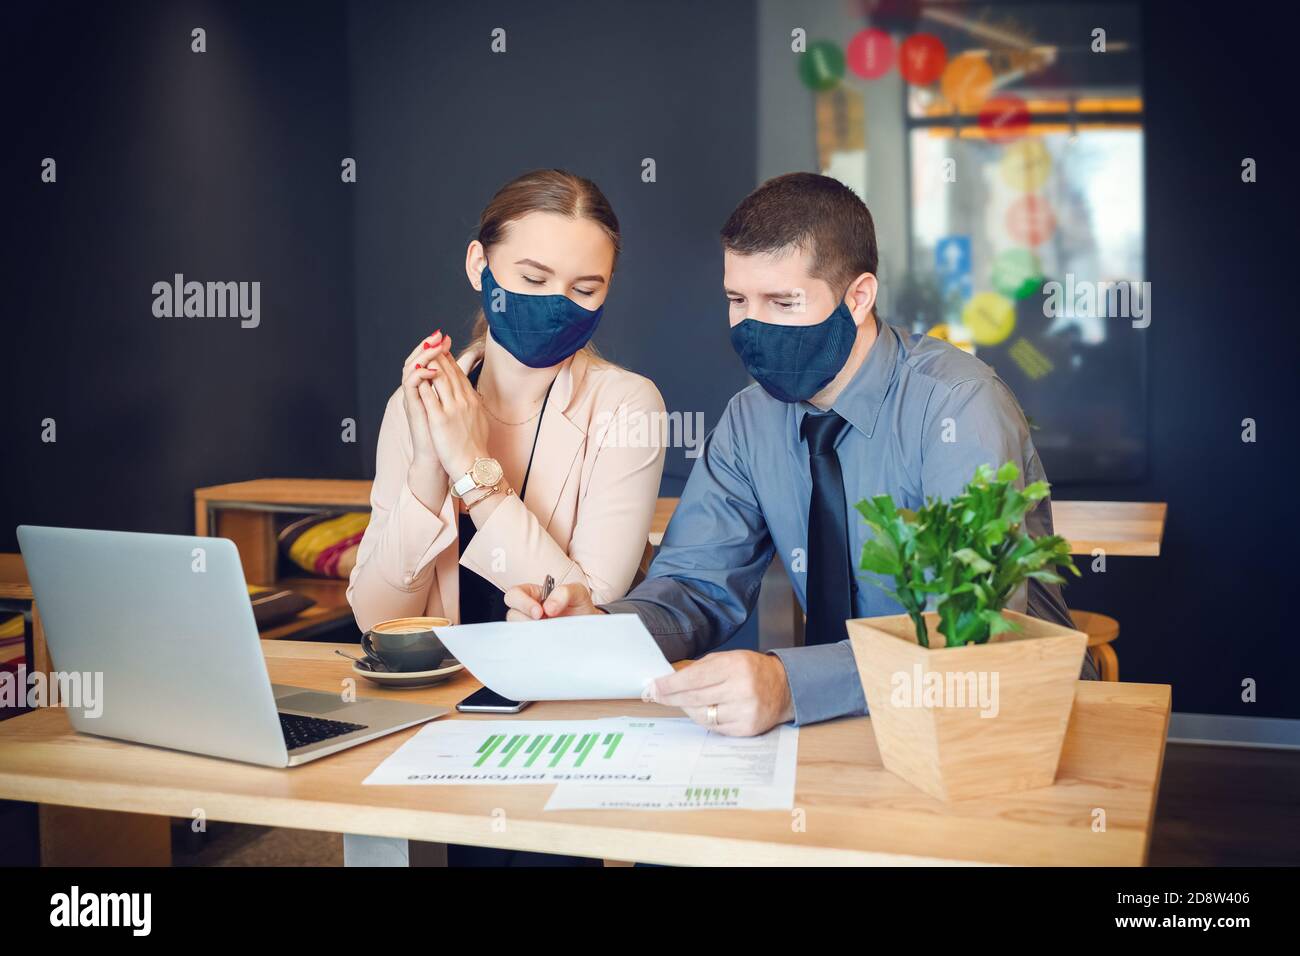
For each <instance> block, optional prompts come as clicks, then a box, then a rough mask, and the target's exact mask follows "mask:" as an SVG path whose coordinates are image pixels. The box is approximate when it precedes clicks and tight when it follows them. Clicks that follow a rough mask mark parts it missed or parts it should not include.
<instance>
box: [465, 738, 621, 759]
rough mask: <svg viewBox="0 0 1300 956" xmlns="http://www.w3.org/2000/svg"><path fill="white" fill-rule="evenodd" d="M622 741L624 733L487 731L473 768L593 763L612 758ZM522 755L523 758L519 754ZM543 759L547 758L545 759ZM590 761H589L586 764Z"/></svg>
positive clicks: (617, 751)
mask: <svg viewBox="0 0 1300 956" xmlns="http://www.w3.org/2000/svg"><path fill="white" fill-rule="evenodd" d="M622 743H623V734H622V733H619V732H612V733H607V734H605V735H604V736H603V737H602V736H601V734H600V733H599V732H593V733H585V734H490V735H489V736H488V737H486V738H485V739H484V740H483V742H482V743H480V744H479V746H478V749H477V751H476V753H477V759H476V760H475V761H474V766H475V767H484V766H488V767H510V766H513V765H518V766H523V767H532V766H533V765H534V764H537V765H538V766H545V767H560V766H564V765H565V763H564V761H565V758H566V757H567V758H568V760H569V764H568V765H569V766H573V767H582V766H594V765H596V764H597V763H599V762H600V761H603V760H613V759H614V758H615V756H616V755H617V754H618V753H619V745H620V744H622ZM521 754H522V757H521V756H520V755H521ZM546 758H549V760H548V759H546ZM589 760H590V763H589Z"/></svg>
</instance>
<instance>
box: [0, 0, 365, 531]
mask: <svg viewBox="0 0 1300 956" xmlns="http://www.w3.org/2000/svg"><path fill="white" fill-rule="evenodd" d="M5 17H6V24H5V31H4V33H5V39H4V41H3V42H4V44H5V47H4V51H3V52H4V55H3V57H0V59H2V60H3V65H2V66H0V69H3V71H4V72H3V82H4V88H5V89H6V90H7V91H8V93H7V96H6V106H7V112H6V117H5V126H6V136H5V145H4V149H3V150H2V151H0V152H2V153H3V157H2V160H0V161H3V163H4V175H3V183H2V184H0V188H2V189H3V191H4V193H3V196H4V203H3V209H4V218H5V230H6V240H5V243H6V244H5V256H4V260H3V264H2V266H0V268H3V277H4V288H5V312H4V318H3V322H4V346H5V348H4V354H5V362H4V371H3V374H2V375H0V379H2V380H3V382H4V393H5V399H4V414H3V416H0V429H3V431H2V432H0V435H2V436H3V438H2V439H0V441H2V444H0V447H3V449H4V451H3V456H4V459H5V466H4V469H3V471H4V479H3V480H4V488H5V493H4V495H3V502H2V503H0V550H5V551H14V550H17V544H16V541H15V536H14V527H15V525H17V524H19V523H24V522H26V523H51V524H61V525H73V526H83V527H108V528H123V529H132V530H150V531H163V532H187V531H192V530H193V504H192V500H193V499H192V492H193V489H194V488H195V487H196V486H199V485H205V484H213V483H216V482H224V481H235V480H241V479H246V478H252V477H261V476H271V475H302V476H331V477H359V476H360V475H361V458H360V453H359V451H358V448H359V446H358V445H355V444H353V445H347V444H344V443H343V442H342V441H341V440H340V431H341V429H340V426H339V422H340V420H341V419H342V418H343V417H345V416H355V415H356V367H355V364H354V361H353V358H354V357H353V354H352V347H353V323H352V281H351V276H352V258H351V241H350V208H349V199H350V197H349V196H348V194H347V192H346V189H347V187H346V186H344V185H343V184H342V183H340V181H339V161H340V158H341V157H342V156H343V155H345V145H346V142H347V139H348V125H347V100H346V84H347V70H346V58H347V51H346V49H345V11H344V9H343V7H342V6H341V5H338V4H336V5H328V4H322V5H317V6H315V7H313V11H312V14H311V16H302V15H300V14H299V13H296V12H295V11H294V10H293V9H291V8H290V7H287V6H284V7H282V6H279V5H276V4H229V3H221V4H218V3H211V4H205V3H184V2H182V3H174V2H167V3H162V2H157V3H154V2H150V3H131V4H46V5H43V6H42V7H41V8H40V9H39V10H38V11H23V12H18V11H17V10H7V11H6V13H5ZM194 27H203V28H205V29H206V30H207V35H208V36H207V42H208V52H207V53H204V54H196V53H192V52H191V51H190V43H191V40H190V31H191V29H192V28H194ZM46 156H49V157H53V158H54V159H55V160H56V161H57V163H58V182H57V183H55V184H42V183H41V182H40V180H39V174H40V163H41V160H42V158H43V157H46ZM176 272H181V273H184V274H185V276H186V277H187V278H190V279H197V280H201V281H207V280H214V281H217V280H221V281H225V280H231V281H249V282H251V281H254V280H257V281H260V282H261V283H262V302H261V313H262V317H261V325H260V327H258V328H253V329H242V328H240V326H239V322H238V320H236V319H199V318H189V319H160V318H155V317H154V315H153V313H152V306H153V294H152V292H151V287H152V285H153V283H154V282H156V281H160V280H170V277H171V276H172V275H173V274H174V273H176ZM47 417H48V418H53V419H55V420H56V422H57V437H58V440H57V442H56V443H54V444H45V443H42V441H41V424H40V423H41V421H42V419H45V418H47Z"/></svg>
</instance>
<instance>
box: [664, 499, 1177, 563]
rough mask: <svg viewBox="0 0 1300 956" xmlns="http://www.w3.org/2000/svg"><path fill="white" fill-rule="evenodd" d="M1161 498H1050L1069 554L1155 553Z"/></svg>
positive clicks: (1161, 529) (1160, 533)
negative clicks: (1156, 499)
mask: <svg viewBox="0 0 1300 956" xmlns="http://www.w3.org/2000/svg"><path fill="white" fill-rule="evenodd" d="M680 500H681V499H680V498H660V499H659V501H658V503H657V504H656V505H655V514H654V519H653V520H652V521H651V523H650V543H651V544H653V545H654V546H655V547H658V546H659V545H660V544H661V543H662V542H663V538H664V531H665V530H666V529H667V528H668V522H669V521H670V520H671V519H672V516H673V512H674V511H676V510H677V503H678V502H679V501H680ZM1167 509H1168V505H1166V504H1165V503H1164V502H1163V501H1056V500H1053V501H1052V519H1053V523H1054V525H1055V528H1056V533H1057V534H1059V535H1060V536H1061V537H1063V538H1065V539H1066V540H1067V541H1069V542H1070V553H1071V554H1092V552H1093V550H1094V549H1096V548H1101V549H1102V550H1103V551H1105V552H1106V554H1107V555H1108V556H1112V555H1130V556H1137V557H1153V558H1154V557H1159V555H1160V541H1161V539H1162V538H1163V537H1164V533H1165V512H1166V511H1167Z"/></svg>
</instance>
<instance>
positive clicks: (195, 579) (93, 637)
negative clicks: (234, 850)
mask: <svg viewBox="0 0 1300 956" xmlns="http://www.w3.org/2000/svg"><path fill="white" fill-rule="evenodd" d="M18 543H19V546H20V547H21V548H22V552H23V561H24V563H25V564H26V566H27V575H28V577H29V578H30V579H31V583H32V592H33V594H34V595H35V598H36V606H37V608H39V610H40V615H41V621H42V623H43V624H44V627H45V639H46V642H47V643H48V645H49V649H50V657H51V661H52V664H53V668H54V670H55V672H56V673H60V674H70V673H73V672H75V673H78V674H81V675H82V677H81V678H80V680H81V682H82V683H83V685H85V686H93V685H91V684H86V682H88V681H93V680H95V679H97V678H95V677H94V675H102V685H100V686H101V688H102V701H100V702H98V703H97V704H96V705H95V706H94V707H90V708H83V707H77V706H70V707H68V714H69V717H70V718H71V720H72V726H73V727H75V728H76V729H77V730H79V731H81V732H82V733H87V734H95V735H97V736H100V737H113V738H116V739H118V740H131V741H135V742H137V743H142V744H153V745H154V746H158V747H170V748H172V749H174V750H187V751H190V752H192V753H199V754H208V755H211V756H213V757H225V758H228V759H231V760H242V761H245V762H247V763H256V764H263V765H265V766H270V767H292V766H295V765H296V764H300V763H306V762H307V761H308V760H315V759H316V758H317V757H324V756H325V755H326V754H332V753H334V752H335V751H338V750H343V749H345V748H347V747H352V746H355V745H357V744H361V743H365V742H366V741H368V740H374V739H375V738H376V737H381V736H383V735H384V734H390V733H392V732H393V731H395V730H401V729H402V728H404V727H411V726H413V725H415V724H419V723H423V722H424V721H426V720H433V719H434V718H435V717H441V716H442V715H443V714H445V713H447V708H445V707H430V706H427V705H424V704H413V703H409V702H404V701H389V700H380V699H376V698H364V697H358V698H357V699H356V700H355V701H354V702H350V703H349V702H346V701H345V700H344V697H343V692H344V687H343V685H342V682H340V686H339V691H338V693H320V692H318V691H313V690H307V689H304V688H301V687H288V686H284V685H281V684H272V683H271V680H270V677H269V676H268V675H267V671H266V662H265V660H264V659H263V657H262V648H261V641H260V639H259V638H258V635H257V624H256V623H255V622H254V620H253V606H252V603H251V601H250V600H249V596H248V589H247V586H246V585H245V583H244V571H243V568H242V566H241V565H240V563H239V552H238V551H236V550H235V545H234V543H233V542H231V541H228V540H226V539H225V538H191V537H185V536H181V535H165V534H133V533H127V532H120V531H84V530H80V529H76V528H39V527H33V526H29V525H22V526H20V527H19V528H18ZM349 676H350V675H349ZM69 686H72V685H71V681H70V682H69ZM95 711H99V714H98V716H94V712H95Z"/></svg>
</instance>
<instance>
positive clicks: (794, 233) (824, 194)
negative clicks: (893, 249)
mask: <svg viewBox="0 0 1300 956" xmlns="http://www.w3.org/2000/svg"><path fill="white" fill-rule="evenodd" d="M790 246H795V247H798V248H800V249H802V250H804V251H805V252H808V253H810V254H811V256H812V274H813V277H814V278H817V279H822V280H823V281H825V282H826V283H827V284H828V285H829V286H830V287H831V288H832V289H833V290H835V291H836V292H837V293H838V294H840V295H843V294H844V290H845V289H847V288H848V286H849V283H850V282H852V281H853V280H854V279H856V278H857V277H858V276H860V275H862V273H864V272H870V273H872V274H873V275H874V274H875V272H876V267H877V266H878V265H879V252H878V250H877V249H876V226H875V223H873V222H872V221H871V212H870V211H869V210H868V209H867V206H866V203H864V202H863V201H862V200H861V199H859V198H858V196H857V194H856V193H855V192H854V191H853V190H851V189H849V187H848V186H845V185H844V184H843V183H842V182H840V181H839V180H837V179H831V178H830V177H829V176H818V175H817V174H816V173H786V174H785V175H784V176H777V177H775V178H773V179H769V180H768V181H767V182H765V183H763V185H761V186H759V187H758V188H757V189H755V190H754V191H753V192H752V193H750V194H749V195H748V196H746V197H745V198H744V199H743V200H742V201H741V203H740V205H739V206H737V207H736V209H735V212H733V213H732V214H731V216H730V218H728V219H727V224H726V225H725V226H723V227H722V247H723V248H724V249H729V250H731V251H732V252H738V253H740V254H741V255H746V256H750V255H754V254H756V253H776V252H780V251H781V250H782V249H786V248H789V247H790Z"/></svg>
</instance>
